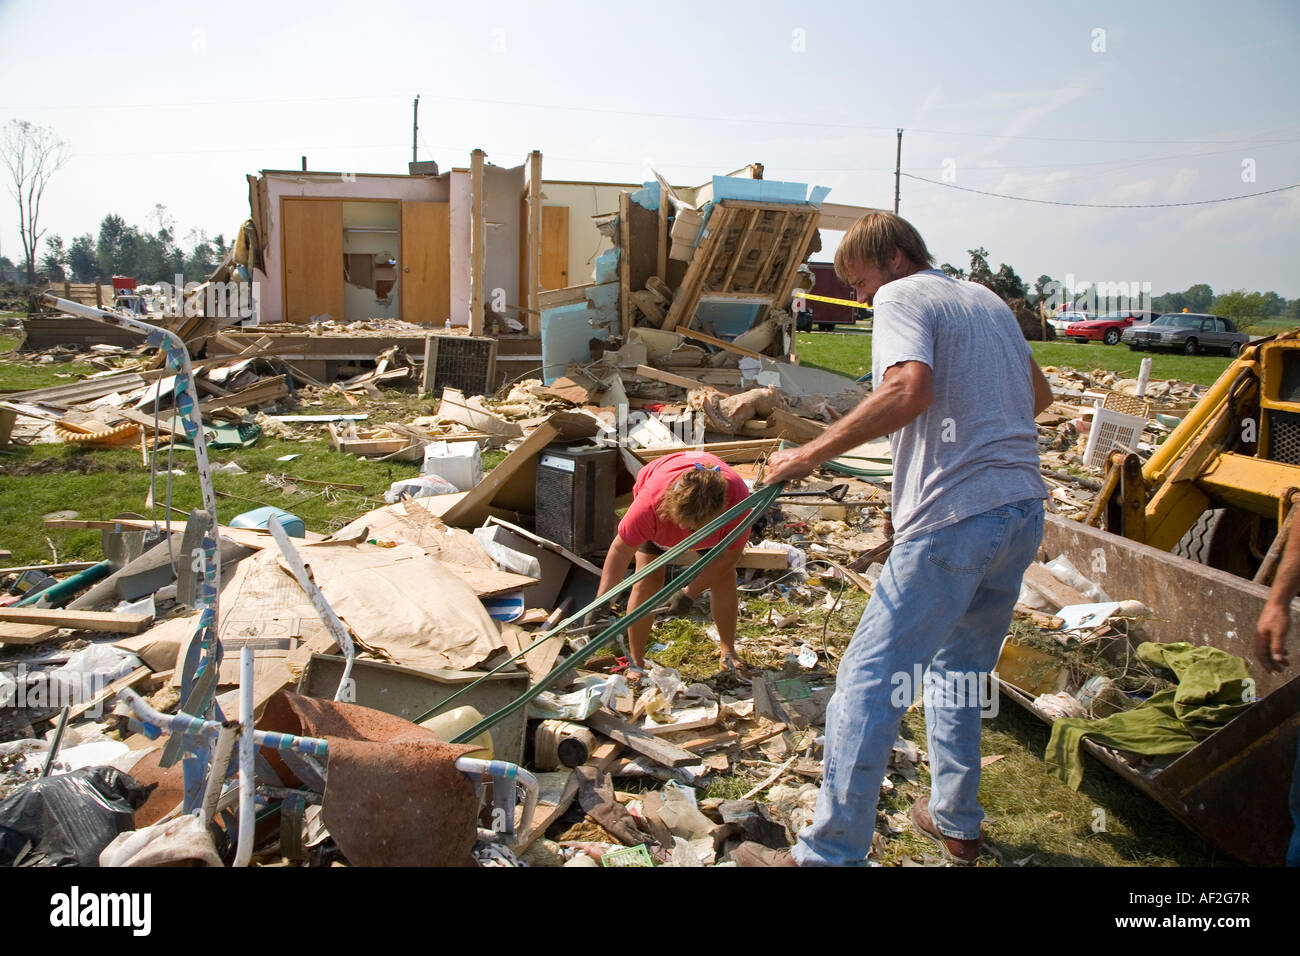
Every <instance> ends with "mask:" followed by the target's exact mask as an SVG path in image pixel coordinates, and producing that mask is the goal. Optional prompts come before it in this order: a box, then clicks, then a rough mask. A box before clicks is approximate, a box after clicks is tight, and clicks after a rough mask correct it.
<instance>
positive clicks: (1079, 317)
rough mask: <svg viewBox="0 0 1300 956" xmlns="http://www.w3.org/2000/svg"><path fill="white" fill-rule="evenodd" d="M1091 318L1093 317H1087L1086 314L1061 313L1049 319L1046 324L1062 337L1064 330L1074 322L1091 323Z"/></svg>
mask: <svg viewBox="0 0 1300 956" xmlns="http://www.w3.org/2000/svg"><path fill="white" fill-rule="evenodd" d="M1092 318H1093V316H1091V315H1089V314H1088V313H1087V312H1061V313H1058V314H1057V315H1055V316H1051V317H1049V318H1048V320H1047V324H1048V325H1050V326H1051V327H1052V328H1054V329H1056V331H1057V332H1060V333H1061V334H1062V335H1064V334H1065V330H1066V329H1068V328H1069V327H1070V326H1071V325H1072V324H1074V323H1075V322H1088V321H1091V320H1092Z"/></svg>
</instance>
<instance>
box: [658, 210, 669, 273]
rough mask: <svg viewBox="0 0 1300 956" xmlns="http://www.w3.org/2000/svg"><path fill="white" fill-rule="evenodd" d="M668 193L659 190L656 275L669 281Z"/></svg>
mask: <svg viewBox="0 0 1300 956" xmlns="http://www.w3.org/2000/svg"><path fill="white" fill-rule="evenodd" d="M668 203H669V199H668V191H667V190H666V189H663V188H662V187H660V189H659V240H658V245H657V246H656V247H655V275H657V276H658V277H659V278H660V279H661V280H663V281H664V282H667V281H668V212H669V207H668Z"/></svg>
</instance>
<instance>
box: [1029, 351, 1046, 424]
mask: <svg viewBox="0 0 1300 956" xmlns="http://www.w3.org/2000/svg"><path fill="white" fill-rule="evenodd" d="M1029 374H1030V376H1031V378H1032V379H1033V382H1034V414H1035V415H1037V414H1038V413H1039V412H1041V411H1042V410H1043V409H1045V408H1046V407H1047V406H1048V405H1050V404H1052V386H1051V385H1050V384H1048V381H1047V376H1045V375H1044V374H1043V370H1042V369H1041V368H1039V367H1038V362H1036V361H1035V360H1034V357H1033V356H1032V355H1031V356H1029Z"/></svg>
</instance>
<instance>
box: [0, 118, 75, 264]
mask: <svg viewBox="0 0 1300 956" xmlns="http://www.w3.org/2000/svg"><path fill="white" fill-rule="evenodd" d="M67 147H68V144H67V143H65V142H64V141H63V140H61V139H60V138H59V135H58V134H57V133H56V132H55V131H54V130H52V129H50V128H48V127H45V126H37V125H35V124H34V123H29V122H27V121H26V120H16V119H15V120H10V121H9V123H8V124H7V125H6V126H5V129H4V137H3V141H0V157H3V159H4V163H5V166H6V167H8V169H9V177H10V182H9V194H10V195H11V196H13V197H14V199H15V200H17V202H18V232H19V235H20V236H21V237H22V241H23V254H24V255H25V256H26V257H27V281H28V282H29V283H30V282H35V281H36V251H37V248H38V247H39V245H40V241H41V236H43V235H44V234H45V230H43V229H38V223H39V221H40V216H41V197H42V196H43V195H44V194H45V187H46V186H47V185H48V184H49V182H50V178H51V177H52V176H53V175H54V174H55V173H57V172H58V171H59V170H60V169H61V168H62V167H63V165H64V164H65V163H66V162H67V161H68V148H67Z"/></svg>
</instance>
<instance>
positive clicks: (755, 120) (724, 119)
mask: <svg viewBox="0 0 1300 956" xmlns="http://www.w3.org/2000/svg"><path fill="white" fill-rule="evenodd" d="M409 95H410V94H408V93H391V94H381V95H371V96H357V95H354V96H317V97H298V98H286V97H273V98H266V99H242V100H230V99H226V100H190V101H177V102H169V103H164V102H156V103H101V104H97V105H90V106H74V105H70V104H67V105H61V106H53V105H51V106H42V105H36V104H27V105H24V106H21V107H16V106H12V105H11V106H5V107H0V109H4V110H10V111H16V110H20V109H22V110H81V109H99V110H106V109H161V108H174V107H190V106H237V105H238V106H248V105H256V104H283V103H333V102H342V101H347V100H389V99H405V98H406V97H407V96H409ZM425 98H426V99H436V100H444V101H447V102H455V103H473V104H487V105H491V106H512V107H518V108H521V109H529V110H552V111H562V112H573V113H596V114H601V115H611V116H628V117H642V118H649V119H670V120H688V121H698V122H708V123H738V124H750V125H760V126H783V127H793V126H800V127H815V128H819V129H847V130H857V131H859V132H861V131H867V130H870V131H876V132H889V131H892V130H895V129H897V126H872V125H868V124H865V123H819V122H815V121H810V120H786V119H763V118H759V117H743V116H713V115H706V114H698V113H667V112H647V111H638V110H624V109H613V108H608V107H597V106H567V105H560V104H556V103H530V102H526V101H522V100H498V99H488V98H484V97H471V96H450V95H447V94H427V95H426V96H425ZM1282 128H1283V129H1286V128H1287V127H1282ZM908 131H909V132H916V133H926V134H930V135H936V136H973V137H978V138H984V139H1007V140H1024V141H1033V142H1043V143H1097V144H1103V145H1123V144H1163V145H1197V144H1212V145H1227V144H1230V143H1250V144H1259V145H1263V144H1266V143H1269V142H1285V141H1273V140H1258V139H1256V138H1255V137H1253V136H1244V137H1240V138H1236V139H1099V138H1096V137H1082V136H1022V135H1010V134H1005V133H984V132H978V131H970V130H944V129H929V128H924V127H917V128H913V127H908Z"/></svg>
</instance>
